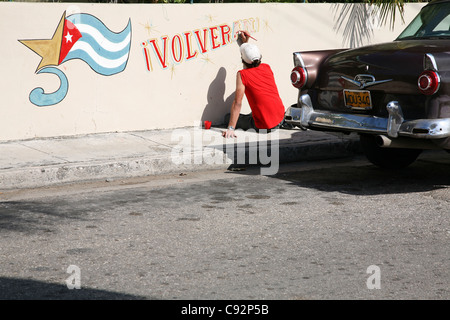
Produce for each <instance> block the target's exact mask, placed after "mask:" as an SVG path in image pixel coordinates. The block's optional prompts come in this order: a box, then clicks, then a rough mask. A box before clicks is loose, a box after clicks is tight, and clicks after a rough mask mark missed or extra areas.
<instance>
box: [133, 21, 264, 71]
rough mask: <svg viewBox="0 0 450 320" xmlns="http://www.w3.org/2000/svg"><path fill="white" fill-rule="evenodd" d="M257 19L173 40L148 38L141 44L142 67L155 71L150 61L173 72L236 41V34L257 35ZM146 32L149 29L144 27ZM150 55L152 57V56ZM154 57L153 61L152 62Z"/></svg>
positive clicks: (185, 34)
mask: <svg viewBox="0 0 450 320" xmlns="http://www.w3.org/2000/svg"><path fill="white" fill-rule="evenodd" d="M259 25H260V21H259V18H248V19H241V20H236V21H234V22H233V23H232V24H227V23H223V24H219V25H214V26H210V27H203V28H200V29H196V30H187V31H183V32H181V33H177V34H175V35H173V36H172V37H169V36H168V35H164V36H162V37H160V38H151V39H147V40H145V41H142V42H141V47H142V51H143V56H144V58H145V67H146V69H147V71H153V70H154V63H153V62H152V61H153V59H154V60H156V61H157V65H159V67H160V68H162V69H168V70H171V71H172V74H173V68H174V66H175V65H178V64H180V63H183V62H186V61H189V60H194V59H196V58H198V57H199V54H200V55H202V56H203V58H202V59H204V60H205V59H206V60H207V59H209V58H207V57H206V58H204V56H205V55H207V54H208V52H211V51H214V50H217V49H219V48H221V47H224V46H226V45H229V44H231V43H233V42H234V41H236V39H237V33H238V31H241V30H246V31H248V32H250V33H255V32H258V31H259V28H260V26H259ZM144 27H145V28H147V29H148V30H150V29H151V26H150V25H149V24H148V23H147V24H146V25H144ZM151 53H152V54H151ZM152 57H153V59H152Z"/></svg>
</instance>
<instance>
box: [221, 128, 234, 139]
mask: <svg viewBox="0 0 450 320" xmlns="http://www.w3.org/2000/svg"><path fill="white" fill-rule="evenodd" d="M222 137H224V138H236V134H235V133H234V130H232V129H227V131H222Z"/></svg>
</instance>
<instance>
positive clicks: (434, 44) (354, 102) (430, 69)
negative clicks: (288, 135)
mask: <svg viewBox="0 0 450 320" xmlns="http://www.w3.org/2000/svg"><path fill="white" fill-rule="evenodd" d="M294 65H295V67H294V69H293V70H292V72H291V82H292V84H293V86H294V87H296V88H298V89H299V96H298V102H297V103H296V104H294V105H292V106H291V107H290V108H288V110H287V111H286V122H287V123H288V124H290V125H293V126H298V127H300V128H302V129H311V130H321V131H333V132H339V133H357V134H359V138H360V141H361V147H362V150H363V151H364V153H365V154H366V156H367V158H368V159H369V160H370V161H371V162H372V163H373V164H375V165H377V166H379V167H383V168H390V169H397V168H402V167H406V166H408V165H410V164H411V163H413V162H414V161H415V160H416V159H417V157H418V156H419V155H420V153H421V152H422V150H424V149H435V148H438V149H442V150H447V151H449V150H450V1H443V0H438V1H433V2H430V3H428V4H427V5H426V6H424V7H423V8H422V10H421V11H420V13H419V14H418V16H417V17H416V18H415V19H414V20H413V21H412V22H411V23H410V24H409V25H408V26H407V27H406V29H405V30H404V31H403V32H402V33H401V34H400V36H398V38H397V39H396V40H394V41H393V42H389V43H382V44H376V45H370V46H365V47H360V48H356V49H338V50H326V51H307V52H295V53H294Z"/></svg>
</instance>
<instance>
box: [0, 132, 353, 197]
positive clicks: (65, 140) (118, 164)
mask: <svg viewBox="0 0 450 320" xmlns="http://www.w3.org/2000/svg"><path fill="white" fill-rule="evenodd" d="M223 130H224V129H221V128H211V129H210V130H204V129H200V128H195V127H187V128H179V129H170V130H151V131H138V132H123V133H102V134H91V135H82V136H71V137H59V138H46V139H32V140H21V141H8V142H0V190H8V189H19V188H33V187H41V186H49V185H57V184H66V183H73V182H83V181H94V180H113V179H121V178H122V179H123V178H131V177H139V176H147V175H157V174H167V173H177V174H182V173H186V172H190V171H195V170H209V169H223V170H227V169H230V168H232V167H236V166H238V167H239V166H240V167H242V166H245V165H248V164H254V163H255V162H254V159H255V157H254V156H255V154H256V156H257V158H258V159H259V156H265V159H266V160H267V156H268V155H270V156H271V157H272V158H271V159H270V161H271V162H275V161H279V163H285V162H293V161H308V160H318V159H329V158H339V157H345V156H351V155H353V154H354V153H357V152H359V140H358V139H357V138H356V137H353V136H349V137H346V138H340V137H338V136H336V135H333V134H328V133H323V132H314V131H309V130H308V131H302V130H300V129H294V130H285V129H280V130H277V131H276V132H273V133H270V134H258V133H255V132H250V131H247V132H244V131H241V130H237V131H236V134H237V136H238V138H237V139H234V140H233V139H224V138H223V137H222V136H221V132H222V131H223ZM268 150H270V151H268ZM276 153H278V154H276ZM244 154H245V159H246V160H245V161H243V160H242V159H243V155H244ZM276 158H278V159H276ZM258 163H259V164H261V163H262V164H266V165H268V163H267V161H266V162H263V161H258Z"/></svg>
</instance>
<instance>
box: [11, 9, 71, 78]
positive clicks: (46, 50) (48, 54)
mask: <svg viewBox="0 0 450 320" xmlns="http://www.w3.org/2000/svg"><path fill="white" fill-rule="evenodd" d="M65 19H66V12H65V11H64V13H63V15H62V17H61V20H60V21H59V24H58V27H57V28H56V30H55V33H54V34H53V37H52V38H51V39H47V40H19V42H20V43H23V44H24V45H25V46H27V47H28V48H29V49H31V50H32V51H34V52H35V53H37V54H38V55H39V56H41V62H40V63H39V65H38V67H37V69H36V72H37V71H38V70H39V69H41V68H43V67H45V66H50V65H52V66H57V65H58V63H59V54H60V52H61V43H62V36H63V34H62V33H63V30H64V21H65Z"/></svg>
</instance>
